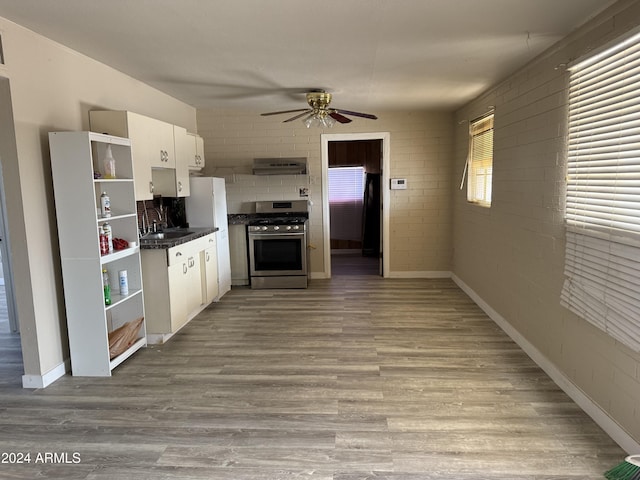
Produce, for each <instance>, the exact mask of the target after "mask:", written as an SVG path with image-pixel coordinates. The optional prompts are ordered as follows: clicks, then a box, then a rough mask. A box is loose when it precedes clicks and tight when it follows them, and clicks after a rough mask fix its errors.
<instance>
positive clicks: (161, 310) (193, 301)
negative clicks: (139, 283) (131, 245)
mask: <svg viewBox="0 0 640 480" xmlns="http://www.w3.org/2000/svg"><path fill="white" fill-rule="evenodd" d="M215 242H216V240H215V234H210V235H206V236H203V237H200V238H197V239H195V240H192V241H190V242H186V243H183V244H181V245H177V246H175V247H171V248H168V249H164V248H149V249H143V250H142V271H143V283H144V285H145V288H147V289H148V295H147V299H148V300H147V303H146V304H145V310H146V312H147V334H148V339H149V342H150V343H164V342H166V341H167V340H168V339H169V338H171V337H172V336H173V335H174V334H175V333H176V332H177V331H178V330H180V328H182V327H183V326H184V325H186V324H187V323H188V322H189V321H190V320H191V319H192V318H193V317H195V316H196V315H197V314H198V313H200V312H201V311H202V310H203V309H204V308H206V306H207V305H209V303H211V301H212V300H213V299H216V298H217V296H218V266H217V262H216V243H215Z"/></svg>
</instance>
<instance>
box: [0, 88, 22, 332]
mask: <svg viewBox="0 0 640 480" xmlns="http://www.w3.org/2000/svg"><path fill="white" fill-rule="evenodd" d="M0 105H2V106H3V107H5V106H9V107H10V106H11V87H10V85H9V79H8V78H7V77H4V76H1V75H0ZM3 112H4V114H3V115H2V118H0V124H2V128H3V133H4V132H5V131H6V132H7V134H8V135H12V136H13V141H14V142H15V131H14V130H13V111H12V109H11V108H3ZM9 125H10V126H11V128H8V126H9ZM0 236H2V242H0V249H1V250H2V268H3V271H4V288H5V294H6V297H7V313H8V315H9V328H10V330H11V331H12V332H14V333H19V331H20V324H19V322H18V317H17V313H16V312H17V309H16V299H15V295H14V292H15V290H14V283H13V259H12V257H11V255H10V252H11V239H10V235H9V225H8V223H7V199H6V196H5V188H4V175H3V159H2V155H1V152H0Z"/></svg>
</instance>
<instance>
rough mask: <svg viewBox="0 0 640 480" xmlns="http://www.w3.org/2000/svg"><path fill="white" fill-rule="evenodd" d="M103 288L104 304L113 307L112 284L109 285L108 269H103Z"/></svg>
mask: <svg viewBox="0 0 640 480" xmlns="http://www.w3.org/2000/svg"><path fill="white" fill-rule="evenodd" d="M102 287H103V289H104V304H105V305H111V284H110V283H109V272H107V269H106V268H103V269H102Z"/></svg>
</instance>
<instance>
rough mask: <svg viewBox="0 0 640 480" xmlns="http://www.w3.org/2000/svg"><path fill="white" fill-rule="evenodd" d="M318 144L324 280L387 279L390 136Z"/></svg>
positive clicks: (327, 139) (327, 138)
mask: <svg viewBox="0 0 640 480" xmlns="http://www.w3.org/2000/svg"><path fill="white" fill-rule="evenodd" d="M321 138H322V168H323V182H322V185H323V187H322V188H323V217H324V221H323V225H324V234H325V235H324V237H325V238H324V248H323V253H324V260H325V262H324V267H325V272H326V276H327V278H330V277H331V276H332V275H381V276H386V274H387V272H388V265H387V263H388V208H384V207H385V205H387V204H388V191H387V189H386V188H384V186H385V185H386V184H387V183H388V162H389V150H390V149H389V134H388V133H386V132H384V133H369V134H338V135H330V134H325V135H322V136H321Z"/></svg>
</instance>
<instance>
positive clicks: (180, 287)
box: [168, 259, 189, 332]
mask: <svg viewBox="0 0 640 480" xmlns="http://www.w3.org/2000/svg"><path fill="white" fill-rule="evenodd" d="M188 274H189V267H188V266H187V261H186V259H185V261H183V262H179V263H176V264H174V265H171V266H170V267H168V275H169V308H170V311H171V332H176V331H177V330H178V329H179V328H180V327H182V326H183V325H184V324H185V323H187V316H188V311H187V297H186V295H185V293H186V289H187V287H186V285H187V283H186V282H187V278H188Z"/></svg>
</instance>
